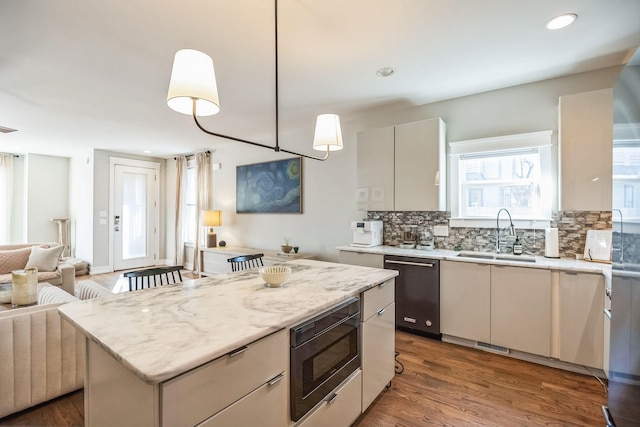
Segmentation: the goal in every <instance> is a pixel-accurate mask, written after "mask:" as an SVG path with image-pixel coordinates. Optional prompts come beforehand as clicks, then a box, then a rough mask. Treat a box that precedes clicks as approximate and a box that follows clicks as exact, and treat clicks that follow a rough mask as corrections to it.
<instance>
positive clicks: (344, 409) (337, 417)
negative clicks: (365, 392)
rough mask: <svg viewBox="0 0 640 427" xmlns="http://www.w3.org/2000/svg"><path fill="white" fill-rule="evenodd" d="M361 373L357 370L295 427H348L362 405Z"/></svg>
mask: <svg viewBox="0 0 640 427" xmlns="http://www.w3.org/2000/svg"><path fill="white" fill-rule="evenodd" d="M361 387H362V371H360V370H358V371H356V373H355V374H353V375H351V376H350V377H349V378H348V379H347V380H346V382H344V383H343V384H342V385H341V386H340V387H338V388H337V389H336V390H335V391H334V392H333V393H330V394H329V396H327V398H326V399H325V400H324V401H323V402H322V403H320V405H318V406H317V407H316V408H315V409H314V410H312V412H311V413H310V414H309V415H308V416H307V418H304V419H303V420H302V421H301V422H300V423H298V424H296V427H326V426H331V427H349V426H350V425H351V424H353V422H354V421H355V420H356V419H357V418H358V417H359V416H360V411H361V405H362V388H361Z"/></svg>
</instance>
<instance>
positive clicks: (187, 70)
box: [167, 49, 220, 116]
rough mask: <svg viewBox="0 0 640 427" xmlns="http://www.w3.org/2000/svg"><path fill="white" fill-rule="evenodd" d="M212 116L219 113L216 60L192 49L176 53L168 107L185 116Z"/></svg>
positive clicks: (168, 95)
mask: <svg viewBox="0 0 640 427" xmlns="http://www.w3.org/2000/svg"><path fill="white" fill-rule="evenodd" d="M193 98H196V115H197V116H212V115H214V114H216V113H217V112H218V111H220V101H219V100H218V87H217V85H216V75H215V72H214V70H213V60H212V59H211V57H210V56H209V55H207V54H205V53H202V52H200V51H197V50H193V49H182V50H179V51H178V52H176V55H175V58H174V60H173V69H172V70H171V81H170V82H169V93H168V94H167V105H168V106H169V108H171V109H172V110H175V111H177V112H179V113H182V114H189V115H192V114H193Z"/></svg>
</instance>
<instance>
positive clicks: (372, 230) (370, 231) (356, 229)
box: [351, 220, 382, 248]
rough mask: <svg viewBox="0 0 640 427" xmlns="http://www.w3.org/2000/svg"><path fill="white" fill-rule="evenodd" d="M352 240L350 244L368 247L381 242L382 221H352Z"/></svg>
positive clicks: (378, 244)
mask: <svg viewBox="0 0 640 427" xmlns="http://www.w3.org/2000/svg"><path fill="white" fill-rule="evenodd" d="M351 230H352V231H353V240H352V242H351V246H357V247H361V248H370V247H372V246H380V245H381V244H382V221H372V220H362V221H352V222H351Z"/></svg>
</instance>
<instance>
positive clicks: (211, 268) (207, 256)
mask: <svg viewBox="0 0 640 427" xmlns="http://www.w3.org/2000/svg"><path fill="white" fill-rule="evenodd" d="M200 254H201V256H202V258H201V259H202V265H201V266H200V269H201V270H202V274H203V275H207V274H226V273H231V264H229V263H228V262H227V259H228V258H232V257H234V256H237V255H239V253H233V252H216V251H211V250H206V249H201V250H200Z"/></svg>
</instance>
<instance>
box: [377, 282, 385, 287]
mask: <svg viewBox="0 0 640 427" xmlns="http://www.w3.org/2000/svg"><path fill="white" fill-rule="evenodd" d="M386 284H387V282H382V283H380V284H378V287H379V288H381V287H383V286H384V285H386Z"/></svg>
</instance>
